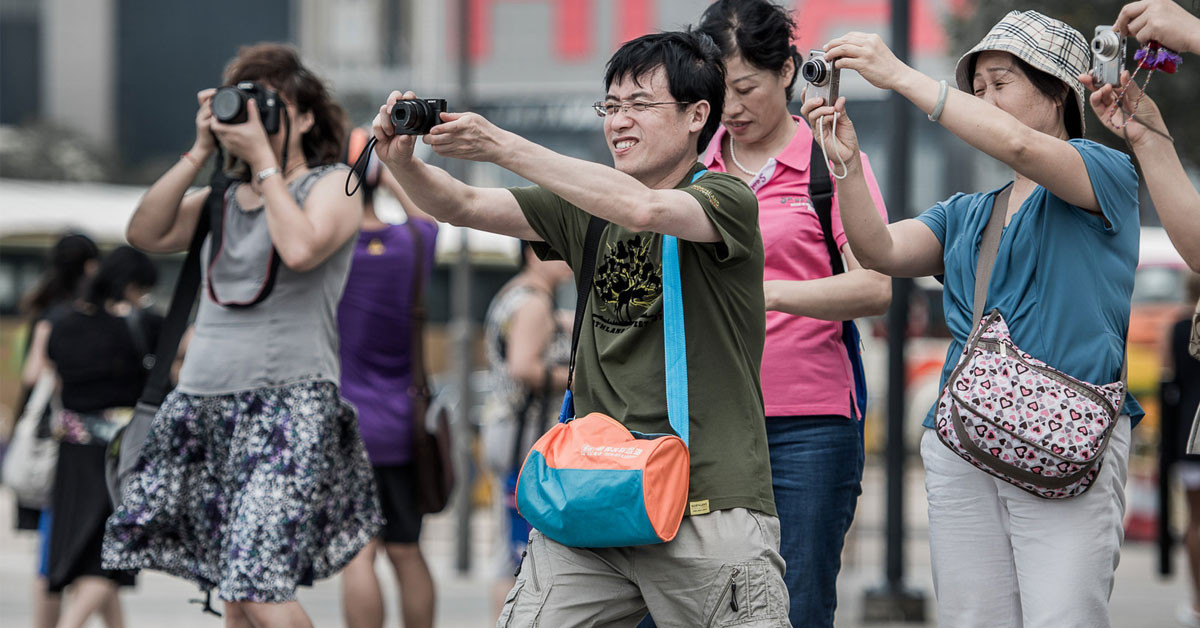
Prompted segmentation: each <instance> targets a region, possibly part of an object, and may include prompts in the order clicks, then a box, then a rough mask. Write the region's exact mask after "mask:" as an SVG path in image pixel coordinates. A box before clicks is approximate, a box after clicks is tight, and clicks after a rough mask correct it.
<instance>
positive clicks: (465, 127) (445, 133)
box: [375, 92, 720, 242]
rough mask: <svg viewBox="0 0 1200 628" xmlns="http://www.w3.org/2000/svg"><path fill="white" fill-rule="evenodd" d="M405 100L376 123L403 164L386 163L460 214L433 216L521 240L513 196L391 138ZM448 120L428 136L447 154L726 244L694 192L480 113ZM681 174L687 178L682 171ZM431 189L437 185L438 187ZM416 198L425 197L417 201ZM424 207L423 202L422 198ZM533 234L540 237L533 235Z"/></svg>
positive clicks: (656, 226)
mask: <svg viewBox="0 0 1200 628" xmlns="http://www.w3.org/2000/svg"><path fill="white" fill-rule="evenodd" d="M401 97H404V98H413V97H414V96H413V95H412V92H409V93H407V94H404V95H403V96H400V95H399V92H393V93H392V95H391V96H390V97H389V98H388V104H386V105H384V107H382V108H381V109H380V114H379V115H378V116H377V117H376V124H375V126H376V136H377V137H379V138H380V144H381V145H382V144H383V143H384V142H385V140H389V141H390V142H392V143H394V144H395V146H396V148H397V149H399V150H398V151H397V152H398V155H397V157H398V158H399V161H397V162H396V164H397V165H396V166H392V163H393V162H392V161H391V158H390V157H389V156H388V155H383V154H381V155H380V156H381V158H382V159H383V160H384V163H387V164H388V165H389V168H390V169H391V170H392V171H393V173H395V174H396V177H397V179H400V181H401V183H402V184H404V185H405V187H406V188H407V187H408V185H409V183H408V182H407V180H406V178H404V177H412V178H413V182H412V185H419V186H425V187H427V190H429V191H432V190H434V189H436V190H437V192H435V193H434V196H437V197H439V198H441V199H443V200H441V201H439V202H440V203H442V204H447V203H449V204H452V205H453V206H454V207H455V208H456V209H455V210H454V211H453V212H447V213H453V216H450V215H447V216H445V217H443V216H442V215H440V214H439V213H437V212H435V211H431V212H430V213H432V214H433V215H434V216H435V217H437V218H438V219H439V220H446V221H449V222H452V223H454V224H463V225H466V226H471V227H476V228H480V229H485V230H488V231H496V232H498V233H506V234H509V235H516V234H515V233H514V232H513V231H509V230H501V229H513V228H514V224H513V223H514V222H516V220H512V219H510V217H509V216H508V212H509V210H510V209H512V210H513V211H515V212H516V214H518V217H517V218H519V221H520V222H521V223H522V224H524V225H525V226H526V227H527V226H528V221H526V220H525V219H524V216H523V215H520V208H519V206H517V205H516V203H515V200H514V199H513V198H512V195H511V194H509V193H507V192H506V191H504V190H489V189H483V188H472V187H470V186H466V185H465V184H461V183H460V182H457V181H454V180H453V178H450V177H449V176H448V175H445V173H444V172H442V171H440V170H438V169H436V168H430V167H429V166H428V165H426V164H420V162H419V160H416V159H413V158H412V156H411V151H412V149H411V145H412V144H411V143H412V139H411V138H403V137H393V136H390V135H389V134H390V133H391V120H390V118H389V117H388V115H387V111H388V110H389V109H390V108H391V106H392V103H394V102H395V101H396V100H399V99H400V98H401ZM442 120H443V123H442V124H439V125H438V126H436V127H434V128H433V130H432V131H430V133H429V135H427V136H426V138H425V141H426V143H428V144H430V145H431V146H432V147H433V149H434V150H435V151H436V152H437V153H438V154H439V155H442V156H445V157H454V158H458V159H469V160H472V161H485V162H490V163H494V164H496V165H499V166H501V167H503V168H506V169H508V170H510V171H512V172H514V173H516V174H518V175H521V176H523V177H525V178H526V179H529V180H530V181H533V182H534V183H536V184H538V185H541V186H542V187H543V188H545V189H547V190H549V191H551V192H553V193H555V194H557V195H558V196H560V197H562V198H563V199H564V200H566V201H567V202H568V203H571V204H572V205H575V206H576V207H579V208H581V209H583V210H584V211H586V212H588V213H590V214H593V215H595V216H598V217H600V218H604V219H605V220H608V221H609V222H613V223H615V224H618V225H621V226H623V227H627V228H629V229H631V230H634V231H654V232H658V233H664V234H669V235H674V236H678V237H680V238H682V239H684V240H690V241H693V242H716V241H718V240H720V235H719V234H718V232H717V229H716V227H715V226H714V225H713V224H712V221H711V220H710V219H709V218H708V216H707V215H706V214H705V212H704V208H703V207H701V205H700V203H699V202H698V201H697V200H696V199H695V197H693V196H692V195H690V194H687V193H685V192H681V191H679V190H674V189H652V188H649V187H647V186H646V185H644V184H642V183H641V182H639V181H638V180H637V179H635V178H633V177H632V176H629V175H627V174H624V173H622V172H620V171H617V170H615V169H613V168H609V167H607V166H603V165H600V164H595V163H591V162H588V161H584V160H581V159H575V158H572V157H567V156H565V155H561V154H558V153H555V152H554V151H552V150H550V149H547V148H545V147H542V146H539V145H537V144H535V143H533V142H530V141H528V140H526V139H524V138H522V137H520V136H519V135H516V134H514V133H510V132H508V131H505V130H503V129H500V128H499V127H497V126H495V125H493V124H491V123H490V122H488V121H487V120H486V119H484V118H483V117H482V116H479V115H478V114H473V113H447V114H442ZM697 124H698V125H699V126H703V117H702V116H701V117H699V118H698V121H697ZM389 148H390V147H389ZM389 155H390V153H389ZM405 163H410V164H414V165H415V164H420V165H419V166H416V167H415V168H413V172H412V173H407V174H405V175H402V174H401V173H400V172H397V170H398V169H400V168H405V167H408V166H405V165H404V164H405ZM422 166H423V167H424V169H429V170H433V171H436V172H439V173H441V174H443V175H445V176H446V178H447V179H449V181H453V182H454V183H458V185H461V186H462V189H461V190H456V191H452V190H451V189H450V185H449V183H448V182H446V181H443V180H440V179H439V178H437V177H434V176H430V175H425V174H421V170H422ZM679 176H682V173H680V175H679ZM430 184H435V185H436V186H437V187H436V188H434V187H430ZM496 192H499V193H503V195H504V196H507V197H508V198H507V199H506V201H501V200H499V199H498V198H497V197H495V196H493V193H496ZM414 200H417V199H416V198H415V197H414ZM417 202H418V203H420V201H419V200H418V201H417ZM490 202H496V203H500V204H502V205H504V206H503V209H501V207H499V206H497V207H493V206H490V205H489V204H488V203H490ZM507 202H511V203H512V207H511V208H510V207H508V206H507V205H506V204H505V203H507ZM529 233H532V229H530V231H529ZM517 237H523V236H521V235H517Z"/></svg>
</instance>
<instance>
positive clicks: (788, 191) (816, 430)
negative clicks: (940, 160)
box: [699, 0, 891, 626]
mask: <svg viewBox="0 0 1200 628" xmlns="http://www.w3.org/2000/svg"><path fill="white" fill-rule="evenodd" d="M699 28H700V30H701V31H703V32H704V33H706V34H708V35H709V36H710V37H712V38H713V40H714V41H716V43H717V45H718V46H719V47H720V48H721V51H722V53H723V56H724V57H725V65H726V85H727V90H726V96H725V110H724V112H723V114H722V123H723V124H722V126H721V128H720V129H718V130H717V133H716V136H714V137H713V139H712V142H711V143H710V144H709V146H708V150H707V151H706V152H705V155H704V159H703V160H704V163H705V165H707V166H708V167H709V169H711V170H715V171H718V172H728V173H729V174H732V175H735V176H738V177H740V178H742V179H743V180H744V181H746V183H748V184H749V185H750V187H751V188H752V189H753V190H754V192H755V194H756V195H757V196H758V200H759V214H758V216H759V222H760V224H761V226H762V237H763V245H764V247H765V249H766V270H765V279H766V281H765V284H764V292H765V295H766V304H767V310H768V311H767V341H766V347H765V350H764V351H763V363H762V387H763V399H764V402H765V404H766V414H767V436H768V439H769V442H770V448H771V472H772V474H773V475H774V488H775V506H776V508H777V509H778V510H779V522H780V525H781V526H782V541H781V547H780V554H782V555H783V558H784V560H786V561H787V575H786V578H785V579H786V581H787V585H788V593H789V594H790V596H791V611H790V616H791V621H792V624H793V625H796V626H801V625H803V626H832V625H833V612H834V608H835V607H836V605H837V592H836V583H837V574H838V570H839V569H840V567H841V551H842V541H843V538H844V537H845V535H846V530H847V529H848V528H849V527H850V521H851V520H852V519H853V518H854V508H855V504H856V502H857V500H858V495H859V493H861V481H862V466H863V454H862V444H861V442H860V440H861V439H860V436H859V426H858V421H859V420H861V418H862V417H859V416H857V414H858V413H857V412H856V411H855V410H854V401H853V398H852V395H853V390H854V382H853V375H852V373H851V363H850V359H849V356H848V353H847V349H846V346H845V345H844V344H843V342H842V321H844V320H850V319H854V318H858V317H861V316H873V315H877V314H882V313H883V312H885V311H886V310H887V308H888V304H889V303H890V301H891V281H890V280H889V279H888V278H887V277H885V276H883V275H881V274H879V273H876V272H873V271H869V270H864V269H863V268H862V267H861V266H860V265H859V264H858V261H857V260H856V259H855V258H854V254H853V253H852V252H851V251H850V247H849V246H847V245H846V235H845V233H844V232H843V230H842V222H841V219H840V217H839V215H838V206H837V201H836V196H835V197H834V200H833V201H832V203H833V211H832V214H833V220H832V229H831V231H832V233H831V234H830V235H831V236H832V238H833V241H834V242H835V243H836V247H837V249H839V250H840V252H841V255H842V257H844V258H845V269H846V272H844V273H842V274H838V275H836V276H835V275H834V274H833V264H832V262H831V259H830V252H829V248H827V246H826V244H825V237H826V236H825V233H824V230H823V229H822V227H821V223H820V221H819V220H818V217H817V213H816V211H815V210H814V205H813V201H812V198H811V195H810V194H809V172H810V168H809V166H810V163H809V162H810V157H811V155H812V152H813V151H812V147H813V133H812V131H811V130H810V129H809V127H808V125H807V124H806V123H805V122H804V119H803V118H801V117H799V116H793V115H791V113H789V112H788V108H787V107H788V102H789V101H791V99H792V87H793V85H794V84H795V82H796V75H797V74H798V69H799V65H800V64H801V57H800V54H799V53H798V52H797V50H796V47H795V45H793V43H792V33H793V32H794V31H795V23H794V22H793V21H792V18H791V16H790V15H789V13H788V11H786V10H785V9H783V8H781V7H779V6H778V5H776V4H773V3H771V2H769V1H767V0H720V1H718V2H716V3H714V4H712V5H711V6H710V7H709V8H708V10H706V11H705V12H704V15H703V17H701V19H700V27H699ZM863 168H864V171H865V172H866V176H867V181H868V184H869V185H870V188H871V193H872V195H873V196H874V197H875V204H876V206H877V207H879V208H881V209H880V213H881V214H882V215H883V217H884V220H885V221H886V220H887V215H886V212H885V211H884V210H883V209H882V208H883V206H884V205H883V199H882V198H881V197H880V194H879V188H878V185H877V184H876V183H875V178H874V176H873V175H872V174H871V170H870V165H869V164H868V163H867V159H866V156H865V155H864V156H863Z"/></svg>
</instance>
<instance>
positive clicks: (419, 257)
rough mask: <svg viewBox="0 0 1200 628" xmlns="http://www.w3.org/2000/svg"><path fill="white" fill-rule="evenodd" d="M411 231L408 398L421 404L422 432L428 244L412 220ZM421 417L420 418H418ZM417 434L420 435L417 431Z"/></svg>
mask: <svg viewBox="0 0 1200 628" xmlns="http://www.w3.org/2000/svg"><path fill="white" fill-rule="evenodd" d="M404 225H405V226H406V227H408V231H409V233H411V234H412V241H413V269H414V271H413V288H412V304H411V305H410V308H411V312H412V315H411V319H412V347H411V349H410V353H411V357H412V384H411V385H410V386H409V395H410V396H411V397H412V399H413V401H414V402H416V403H417V404H419V405H420V406H422V407H420V408H417V407H414V413H413V426H414V429H416V427H417V426H420V429H421V430H424V428H425V422H424V421H423V420H418V419H424V415H425V408H424V407H423V406H424V405H425V400H427V399H429V385H428V381H427V376H426V373H425V316H426V315H425V243H424V240H423V238H421V230H420V229H419V228H418V227H417V225H416V224H415V221H414V220H413V219H412V218H409V219H408V221H407V222H405V223H404ZM418 413H419V414H420V416H418ZM418 433H420V432H419V431H418Z"/></svg>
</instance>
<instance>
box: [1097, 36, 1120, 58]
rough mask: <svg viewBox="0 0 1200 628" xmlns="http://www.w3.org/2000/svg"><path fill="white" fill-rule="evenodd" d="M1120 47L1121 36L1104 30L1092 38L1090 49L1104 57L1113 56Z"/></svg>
mask: <svg viewBox="0 0 1200 628" xmlns="http://www.w3.org/2000/svg"><path fill="white" fill-rule="evenodd" d="M1120 47H1121V38H1120V37H1117V34H1116V33H1115V32H1113V31H1105V32H1103V33H1100V34H1099V35H1096V36H1095V37H1094V38H1093V39H1092V51H1093V52H1095V53H1096V55H1097V56H1100V57H1104V58H1105V59H1111V58H1113V57H1115V56H1116V55H1117V50H1118V49H1119V48H1120Z"/></svg>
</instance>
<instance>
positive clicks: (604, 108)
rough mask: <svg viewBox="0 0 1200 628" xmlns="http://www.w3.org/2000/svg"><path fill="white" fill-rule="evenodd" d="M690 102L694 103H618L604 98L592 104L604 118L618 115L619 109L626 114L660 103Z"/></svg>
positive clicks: (660, 103)
mask: <svg viewBox="0 0 1200 628" xmlns="http://www.w3.org/2000/svg"><path fill="white" fill-rule="evenodd" d="M690 104H692V103H690V102H642V101H640V100H634V101H629V100H626V101H624V102H619V103H618V102H605V101H602V100H598V101H596V102H595V103H593V104H592V109H595V110H596V115H598V116H600V117H601V118H603V117H606V116H615V115H617V111H618V110H620V111H621V113H625V114H628V113H629V111H630V110H633V111H634V112H636V113H642V112H644V111H646V110H647V109H650V108H652V107H658V106H659V105H690Z"/></svg>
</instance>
